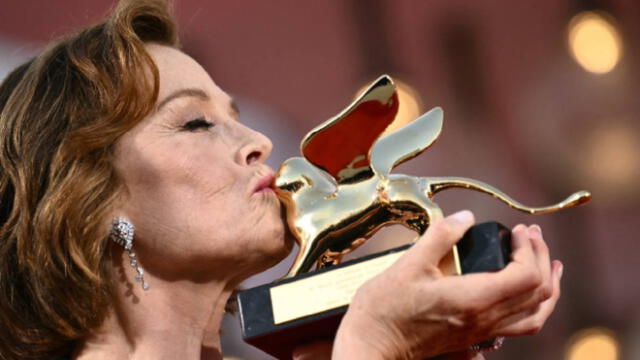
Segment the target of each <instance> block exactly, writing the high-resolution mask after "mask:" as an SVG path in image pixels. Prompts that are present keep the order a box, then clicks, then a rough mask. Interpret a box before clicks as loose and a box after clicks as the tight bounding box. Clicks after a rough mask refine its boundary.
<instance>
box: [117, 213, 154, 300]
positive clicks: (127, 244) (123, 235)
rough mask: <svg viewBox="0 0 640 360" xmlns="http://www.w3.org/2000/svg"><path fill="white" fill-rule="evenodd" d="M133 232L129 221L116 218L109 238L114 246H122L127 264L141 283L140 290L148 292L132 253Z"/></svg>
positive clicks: (142, 271) (141, 271)
mask: <svg viewBox="0 0 640 360" xmlns="http://www.w3.org/2000/svg"><path fill="white" fill-rule="evenodd" d="M134 232H135V227H134V226H133V224H132V223H131V221H129V219H127V218H124V217H116V218H113V222H112V227H111V233H110V234H109V237H110V238H111V240H113V241H114V242H115V243H116V244H118V245H120V246H122V247H123V248H124V249H125V250H127V253H128V255H129V264H131V267H132V268H134V269H135V270H136V273H137V274H136V281H139V282H140V283H142V290H145V291H146V290H149V284H148V283H147V282H145V281H144V269H142V267H141V266H139V265H138V259H137V256H136V253H135V252H133V251H132V249H133V234H134Z"/></svg>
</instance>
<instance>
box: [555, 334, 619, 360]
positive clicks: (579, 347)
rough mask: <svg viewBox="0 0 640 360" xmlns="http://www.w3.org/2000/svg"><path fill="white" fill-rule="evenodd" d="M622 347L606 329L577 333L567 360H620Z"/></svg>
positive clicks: (569, 349) (568, 349)
mask: <svg viewBox="0 0 640 360" xmlns="http://www.w3.org/2000/svg"><path fill="white" fill-rule="evenodd" d="M619 358H620V345H619V343H618V340H617V339H616V337H615V334H614V333H613V332H612V331H611V330H609V329H606V328H590V329H585V330H581V331H580V332H578V333H576V334H575V335H574V336H573V338H572V339H571V341H570V343H569V347H568V348H567V353H566V356H565V360H618V359H619Z"/></svg>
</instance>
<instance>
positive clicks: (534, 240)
mask: <svg viewBox="0 0 640 360" xmlns="http://www.w3.org/2000/svg"><path fill="white" fill-rule="evenodd" d="M528 230H529V238H530V239H531V245H532V246H533V251H534V253H535V255H536V259H537V260H538V269H539V270H540V275H541V277H542V284H541V286H539V287H538V290H537V293H536V296H537V298H538V301H540V302H542V301H544V300H547V299H548V298H549V297H550V296H551V292H552V288H553V281H552V279H551V259H550V258H549V248H548V247H547V244H546V243H545V242H544V239H543V238H542V229H540V226H538V225H531V226H529V229H528Z"/></svg>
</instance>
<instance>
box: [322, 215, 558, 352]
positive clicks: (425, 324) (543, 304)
mask: <svg viewBox="0 0 640 360" xmlns="http://www.w3.org/2000/svg"><path fill="white" fill-rule="evenodd" d="M473 223H474V219H473V215H472V214H471V213H470V212H468V211H463V212H459V213H457V214H454V215H452V216H449V217H447V218H446V219H442V220H438V221H435V222H434V223H433V224H432V225H431V226H430V227H429V228H428V230H427V232H426V233H425V234H424V235H423V236H422V237H421V238H420V239H419V240H418V241H417V242H416V244H415V245H414V246H412V247H411V248H410V249H409V250H408V251H407V252H406V253H405V254H404V255H403V256H402V257H401V258H400V259H398V261H397V262H396V263H394V264H393V265H392V266H391V267H390V268H389V269H387V270H386V271H384V272H383V273H381V274H380V275H378V276H376V277H375V278H373V279H371V280H370V281H368V282H367V283H365V284H364V285H363V286H362V287H361V288H360V289H359V290H358V292H357V293H356V295H355V296H354V298H353V300H352V302H351V305H350V306H349V310H348V311H347V313H346V314H345V317H344V318H343V320H342V323H341V325H340V328H339V329H338V333H337V335H336V340H335V343H334V347H333V358H334V359H343V358H344V359H360V358H362V359H364V358H366V359H424V358H429V357H432V356H436V355H439V354H446V353H455V352H458V351H464V350H465V349H467V348H468V347H469V346H471V345H472V344H475V343H478V342H481V341H484V340H486V339H489V338H493V337H497V336H518V335H526V334H534V333H537V332H538V331H539V330H540V329H541V328H542V326H543V324H544V322H545V321H546V319H547V318H548V317H549V315H550V314H551V312H552V311H553V309H554V307H555V304H556V302H557V300H558V298H559V296H560V284H559V282H560V277H561V273H562V264H561V263H560V262H559V261H554V262H553V263H551V262H550V260H549V251H548V248H547V246H546V244H545V242H544V240H543V238H542V233H541V230H540V227H538V226H537V225H533V226H529V227H527V226H524V225H518V226H516V227H515V228H514V229H513V231H512V249H513V251H512V261H511V262H510V263H509V264H508V265H507V267H505V268H504V269H502V270H501V271H498V272H494V273H478V274H468V275H462V276H445V275H444V274H442V272H441V271H440V269H439V268H438V263H439V262H440V260H441V259H442V258H443V257H444V256H445V255H446V254H447V253H448V252H449V251H450V250H451V248H452V246H453V245H454V244H455V243H456V242H457V241H458V240H459V239H460V238H461V237H462V235H463V234H464V233H465V232H466V231H467V229H468V228H469V227H471V225H472V224H473Z"/></svg>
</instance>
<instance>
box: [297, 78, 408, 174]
mask: <svg viewBox="0 0 640 360" xmlns="http://www.w3.org/2000/svg"><path fill="white" fill-rule="evenodd" d="M397 112H398V96H397V94H396V90H395V84H394V83H393V81H392V80H391V78H390V77H389V76H387V75H383V76H381V77H380V78H378V79H377V80H376V81H375V82H373V83H372V84H371V85H370V86H369V88H368V89H367V90H365V91H364V92H363V93H362V95H360V97H358V99H356V100H355V101H354V102H353V103H352V104H350V105H349V106H347V107H346V108H345V109H344V110H342V111H341V112H340V113H339V114H338V115H336V116H334V117H332V118H331V119H329V120H327V121H326V122H324V123H323V124H321V125H320V126H318V127H316V128H315V129H313V130H311V131H310V132H309V133H308V134H307V136H305V138H304V139H303V140H302V144H301V145H300V148H301V151H302V155H304V157H305V158H306V159H307V160H309V162H311V163H312V164H314V165H316V166H317V167H319V168H321V169H322V170H324V171H326V172H327V173H329V174H330V175H331V176H333V177H334V178H335V179H336V181H338V182H339V183H343V182H348V181H349V179H353V178H356V177H358V175H362V174H366V173H367V172H368V173H371V169H370V164H369V158H368V156H367V155H368V154H369V151H370V150H371V146H372V145H373V143H374V142H375V141H376V140H377V139H378V137H380V136H381V135H382V133H383V132H384V131H385V129H386V128H387V127H388V126H389V124H391V123H392V122H393V120H394V119H395V116H396V114H397Z"/></svg>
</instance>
